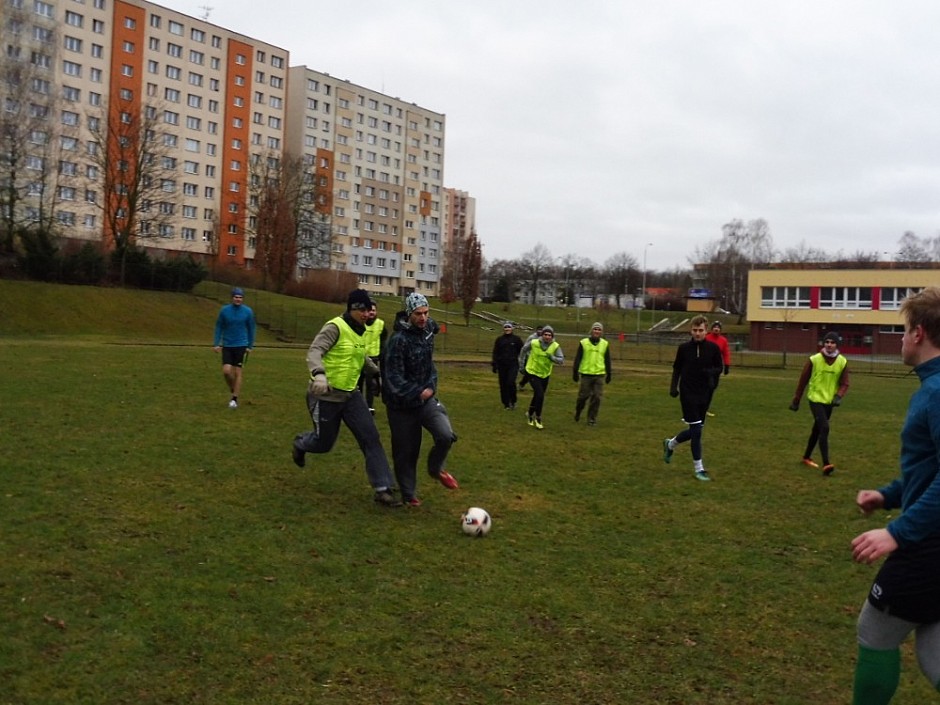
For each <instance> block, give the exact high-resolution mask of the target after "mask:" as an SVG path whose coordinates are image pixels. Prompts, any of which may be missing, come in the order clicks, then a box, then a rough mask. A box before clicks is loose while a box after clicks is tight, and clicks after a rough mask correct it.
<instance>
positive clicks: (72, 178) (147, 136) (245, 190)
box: [0, 0, 289, 265]
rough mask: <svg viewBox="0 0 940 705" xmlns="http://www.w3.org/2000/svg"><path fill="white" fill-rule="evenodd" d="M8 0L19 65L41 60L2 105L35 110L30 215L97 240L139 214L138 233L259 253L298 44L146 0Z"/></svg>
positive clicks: (10, 58) (175, 244)
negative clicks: (267, 177) (267, 169)
mask: <svg viewBox="0 0 940 705" xmlns="http://www.w3.org/2000/svg"><path fill="white" fill-rule="evenodd" d="M2 1H3V2H4V3H5V4H6V9H7V12H6V13H5V15H6V19H5V20H4V25H3V43H4V49H5V53H6V61H7V67H9V65H10V64H11V62H14V61H19V62H21V63H24V64H25V65H26V66H27V67H28V70H29V72H30V80H29V86H30V88H29V91H28V94H27V95H23V96H20V98H22V99H21V100H19V99H16V100H12V101H11V100H10V97H9V96H7V98H6V100H5V105H4V108H5V111H6V113H7V115H8V116H9V115H10V114H11V112H12V111H13V110H22V111H23V115H24V116H26V117H28V118H29V121H30V130H29V133H28V134H29V137H28V142H29V144H30V146H31V148H32V157H31V158H30V159H28V160H27V162H26V163H27V176H26V177H25V178H24V181H23V183H22V184H17V186H18V187H19V186H22V187H23V189H24V193H25V194H26V196H25V198H24V199H23V202H22V204H21V205H22V208H23V210H24V212H23V214H22V215H23V217H24V218H25V219H26V220H27V221H29V220H37V219H39V217H40V214H41V213H42V212H50V211H51V212H54V216H53V222H56V223H57V224H58V225H59V228H58V229H59V231H60V232H61V233H62V234H63V235H66V236H69V237H73V238H84V239H89V240H97V239H100V238H102V237H104V238H105V239H106V240H108V239H110V240H114V239H115V238H116V237H118V233H119V232H120V231H121V230H122V228H124V227H127V226H128V221H130V223H129V227H130V228H132V229H133V232H135V233H136V237H137V241H138V244H140V245H143V246H146V247H150V248H156V249H161V250H170V251H184V252H191V253H194V254H199V255H203V256H205V257H213V258H217V259H218V260H219V261H221V262H231V263H234V264H238V265H245V264H246V262H249V263H250V260H251V259H252V257H253V255H254V238H253V234H252V228H251V222H250V218H251V215H250V208H249V206H250V198H251V189H250V185H251V179H250V174H251V166H252V162H253V160H254V161H255V162H257V161H259V160H261V161H262V162H264V161H266V160H277V159H279V158H280V154H281V152H282V150H283V147H284V128H285V115H286V96H287V68H288V63H289V53H288V51H287V50H285V49H283V48H280V47H276V46H273V45H271V44H267V43H265V42H261V41H259V40H257V39H254V38H250V37H246V36H244V35H241V34H238V33H235V32H231V31H229V30H226V29H223V28H221V27H218V26H215V25H212V24H210V23H208V22H206V21H203V20H200V19H196V18H193V17H189V16H187V15H183V14H181V13H179V12H175V11H173V10H169V9H167V8H164V7H161V6H159V5H155V4H152V3H148V2H143V1H141V0H87V1H86V0H2ZM14 103H15V104H16V105H14ZM13 114H15V113H13ZM144 143H145V146H141V145H142V144H144ZM135 174H143V175H144V178H143V179H142V180H143V181H144V182H145V183H144V185H143V187H142V188H141V189H140V190H139V191H137V192H134V191H133V187H131V188H130V193H129V187H128V186H127V183H128V182H132V181H134V179H133V175H135ZM5 176H8V173H7V174H0V178H4V177H5ZM129 201H133V202H129Z"/></svg>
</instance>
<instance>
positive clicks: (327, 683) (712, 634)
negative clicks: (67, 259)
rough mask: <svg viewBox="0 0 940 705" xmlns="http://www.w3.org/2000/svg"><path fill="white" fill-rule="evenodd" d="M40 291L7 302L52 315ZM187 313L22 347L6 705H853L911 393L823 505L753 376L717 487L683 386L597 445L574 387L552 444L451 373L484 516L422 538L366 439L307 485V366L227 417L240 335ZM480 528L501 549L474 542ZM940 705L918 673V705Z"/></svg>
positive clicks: (457, 368) (897, 384) (625, 383)
mask: <svg viewBox="0 0 940 705" xmlns="http://www.w3.org/2000/svg"><path fill="white" fill-rule="evenodd" d="M64 289H66V291H65V292H59V291H58V290H56V292H57V295H58V296H61V298H62V299H63V301H66V300H68V296H69V295H70V294H72V293H74V294H75V295H76V296H82V297H84V300H85V301H86V302H87V301H88V297H89V296H92V295H93V294H91V293H88V290H85V289H78V288H75V289H69V288H64ZM19 291H20V290H19V289H18V288H17V287H16V286H12V285H8V283H6V282H0V292H2V293H4V294H6V295H7V301H8V302H9V301H11V300H14V303H15V302H16V301H17V300H19V301H22V300H27V299H28V300H30V301H37V300H40V299H42V298H43V297H44V296H45V293H42V294H41V293H40V291H39V290H38V289H34V290H32V291H31V293H27V294H25V295H24V294H22V293H19V294H18V293H17V292H19ZM16 296H21V297H23V298H21V299H16V298H15V297H16ZM122 296H124V294H123V293H122V292H114V293H113V294H112V298H119V297H122ZM162 296H164V295H160V296H159V297H157V298H161V297H162ZM166 296H167V297H168V298H167V299H165V300H161V301H157V302H156V303H154V308H153V309H152V310H148V312H147V314H146V315H147V317H149V318H152V319H153V321H159V322H160V323H159V326H158V327H159V331H160V332H159V335H153V336H148V334H147V333H146V332H139V329H138V326H139V322H138V320H137V318H135V317H128V316H127V314H126V312H125V313H118V312H115V313H110V312H111V310H112V309H110V308H109V305H110V304H108V303H107V300H106V299H107V298H108V297H104V298H103V299H102V300H101V301H100V302H96V303H95V306H97V307H98V308H99V313H101V314H102V315H103V316H104V317H103V318H102V320H101V321H100V323H99V324H97V325H95V324H94V322H93V321H91V322H86V323H82V324H81V326H80V328H81V329H80V330H74V331H69V330H63V328H64V327H66V324H65V323H64V322H59V321H56V319H55V316H56V315H58V313H57V312H56V311H55V310H53V311H50V312H48V313H45V314H44V315H45V316H47V318H46V319H45V322H40V321H39V320H38V319H36V315H37V314H36V311H35V309H34V311H33V315H25V316H24V315H21V314H22V313H23V312H22V311H19V310H17V311H14V312H12V313H11V312H10V311H7V312H5V313H4V314H3V317H2V318H0V335H2V336H3V337H2V338H0V369H2V370H3V376H2V378H0V379H2V382H0V390H2V394H0V428H2V429H3V433H2V436H0V473H2V477H3V479H4V482H3V485H4V486H3V493H2V497H0V604H2V605H3V612H4V615H3V620H2V621H0V703H2V704H3V705H7V704H10V705H12V704H16V705H23V704H28V705H46V704H52V703H69V704H71V703H89V704H99V703H128V704H129V703H147V704H157V703H160V704H169V703H180V704H183V703H186V704H188V703H200V704H201V703H207V704H208V703H212V704H216V703H219V704H223V703H259V704H260V703H278V704H294V703H298V704H299V703H326V704H334V703H335V704H337V705H338V704H351V703H429V704H435V703H532V704H541V703H562V704H567V703H572V704H573V703H643V704H645V703H650V704H652V703H676V704H679V703H709V705H722V704H741V703H754V704H758V703H761V704H763V703H777V704H781V705H783V704H787V705H796V704H803V703H819V704H825V705H828V704H830V703H843V702H849V700H850V688H851V678H852V669H853V665H854V656H855V643H854V622H855V616H856V613H857V610H858V607H859V606H860V604H861V602H862V600H863V598H864V595H865V593H866V591H867V589H868V585H869V582H870V580H871V578H872V577H873V575H874V570H875V569H874V568H873V567H866V566H857V565H855V564H853V563H852V562H851V559H850V554H849V548H848V544H849V542H850V540H851V538H852V537H854V536H855V535H856V534H857V533H859V532H861V531H863V530H865V529H867V528H872V527H875V526H881V525H883V523H884V521H885V520H886V516H885V515H884V514H881V515H879V516H875V517H872V518H864V517H862V516H860V515H859V514H858V513H857V511H856V510H855V508H854V504H853V501H854V495H855V492H856V491H857V490H858V489H859V488H862V487H870V486H876V485H879V484H882V482H883V481H885V480H887V479H889V478H890V477H892V476H893V475H894V473H895V472H896V466H897V453H898V433H899V431H900V426H901V422H902V420H903V414H904V410H905V408H906V403H907V398H908V397H909V395H910V394H911V392H912V391H913V390H914V388H915V384H916V380H915V379H914V378H912V377H904V378H900V379H898V378H887V377H880V376H876V375H858V376H856V377H855V378H854V384H853V387H852V389H851V391H850V392H849V395H848V396H847V397H846V400H845V403H844V405H843V407H842V408H840V409H838V410H837V411H836V413H835V415H834V417H833V435H832V445H833V457H834V460H835V462H836V464H837V466H838V468H839V469H838V470H837V472H836V474H835V475H834V476H833V477H831V478H828V479H827V478H823V477H821V476H819V475H818V474H817V473H813V472H811V471H809V470H807V469H806V468H803V467H802V466H801V465H799V464H798V462H797V461H798V460H799V457H800V454H801V452H802V446H803V443H804V442H805V438H806V435H807V433H808V431H809V426H810V417H809V413H808V411H807V410H806V409H803V410H802V411H801V412H800V413H798V414H793V413H790V412H788V411H786V406H787V404H788V402H789V399H790V395H791V393H792V389H793V386H794V383H795V378H796V371H795V370H791V371H789V372H781V371H777V370H764V369H740V370H738V369H735V370H733V372H732V374H731V375H730V376H728V377H726V378H724V379H723V380H722V383H721V387H720V388H719V390H718V393H717V396H716V401H715V404H714V411H715V413H716V416H715V417H714V418H713V419H710V420H709V422H708V427H707V429H706V432H705V457H706V464H707V466H708V467H709V469H710V471H711V472H712V475H713V477H714V480H715V481H714V482H712V483H708V484H706V483H699V482H697V481H695V480H694V479H693V477H692V471H691V461H690V459H689V455H688V447H687V446H686V447H683V448H681V449H680V450H678V451H677V453H676V456H675V458H674V460H673V462H672V464H671V465H665V464H663V462H662V459H661V455H660V442H661V440H662V438H663V437H664V436H666V435H671V434H672V433H674V432H676V431H678V430H679V429H680V428H681V424H680V422H679V418H678V417H679V409H678V403H677V402H676V401H675V400H673V399H670V398H669V396H668V394H667V390H668V368H666V367H665V366H663V365H647V364H638V363H636V364H634V363H630V362H629V361H627V362H620V363H619V364H616V365H615V374H614V382H613V383H612V384H611V385H610V386H609V387H608V388H607V396H606V398H605V402H604V406H603V407H602V410H601V414H600V418H599V423H598V426H596V427H594V428H587V427H585V426H584V425H583V424H580V425H576V424H574V423H573V421H572V420H571V412H572V410H573V405H574V395H575V385H574V384H573V383H572V382H571V381H570V367H569V368H563V369H561V370H559V372H558V373H557V374H556V376H555V377H554V378H553V380H552V386H551V388H550V390H549V394H548V399H547V403H546V411H545V416H544V418H545V423H546V429H545V430H544V431H542V432H538V431H535V430H533V429H531V428H529V427H527V426H526V425H525V423H524V421H523V417H522V413H521V411H520V410H517V411H515V412H506V411H503V410H502V409H501V408H500V405H499V399H498V392H497V390H496V380H495V376H494V375H492V374H490V371H489V367H488V365H486V364H483V363H482V362H480V363H475V362H473V360H472V359H471V358H472V356H463V357H465V358H467V360H469V361H467V360H462V361H459V362H457V361H455V362H448V363H445V364H442V365H441V366H440V368H441V369H440V372H441V379H442V382H441V387H442V389H441V398H442V399H443V401H444V403H445V404H447V406H448V408H449V410H450V412H451V416H452V418H453V422H454V426H455V429H456V431H457V433H458V434H459V436H460V440H459V442H458V443H457V444H456V445H455V447H454V450H453V453H452V456H451V462H450V465H449V468H450V470H451V471H452V472H453V473H454V475H455V476H456V477H457V478H458V479H459V480H460V482H461V489H460V490H459V491H457V492H447V491H446V490H444V489H443V488H441V487H440V486H437V485H434V484H432V483H431V482H430V481H429V480H428V479H427V478H422V479H420V480H419V492H420V494H421V496H422V498H423V499H424V501H425V504H424V505H423V506H422V507H420V508H418V509H416V510H412V509H409V510H404V509H401V510H386V509H381V508H379V507H376V506H375V505H374V504H373V503H372V501H371V492H370V490H369V488H368V486H367V483H366V481H365V474H364V472H363V470H362V461H361V456H360V455H359V453H358V449H357V448H356V447H355V443H354V442H353V440H352V438H351V436H350V435H349V434H348V433H347V432H345V431H344V432H343V433H342V434H341V436H340V441H339V442H338V444H337V447H336V448H335V449H334V451H333V452H332V453H331V454H329V455H326V456H322V457H313V456H308V467H307V468H306V469H305V470H298V469H297V468H296V467H294V466H293V464H292V463H291V461H290V455H289V448H290V440H291V438H292V437H293V435H294V433H296V432H297V431H300V430H302V429H304V428H305V427H306V426H307V425H308V423H309V419H308V418H307V417H306V411H305V409H304V405H303V391H304V385H305V377H306V371H305V367H304V353H303V350H302V349H299V348H298V347H291V346H279V345H278V344H277V342H276V339H275V337H273V336H272V337H271V338H270V339H267V338H266V341H268V342H265V344H264V345H262V346H260V347H259V349H258V350H257V351H256V353H255V354H254V355H253V356H252V358H251V360H250V363H249V365H248V367H247V368H246V384H245V388H244V390H243V394H242V402H243V403H242V406H241V408H240V409H238V410H237V411H235V412H231V411H229V410H228V409H226V408H225V402H226V400H227V396H226V394H225V389H224V384H223V382H222V379H221V375H220V372H219V361H218V357H217V356H216V355H214V354H213V353H212V352H211V349H209V348H208V342H209V341H207V340H201V339H204V338H207V337H208V334H207V333H206V327H207V326H208V327H209V330H210V331H211V324H212V321H213V320H214V316H215V311H216V310H217V304H216V303H214V302H209V303H207V302H204V301H202V300H200V299H198V298H197V297H182V296H179V295H166ZM126 305H127V304H126V302H125V307H126ZM43 306H46V304H43ZM63 306H64V307H65V308H66V309H67V310H71V309H70V306H71V304H69V305H68V306H66V305H65V304H63ZM37 308H38V305H37ZM165 309H169V310H165ZM332 310H333V311H335V310H336V307H332ZM105 312H107V313H105ZM181 312H182V313H181ZM69 315H70V316H71V317H72V318H84V317H88V316H89V314H88V311H87V310H83V311H81V312H72V313H70V314H69ZM120 315H124V316H125V317H126V318H127V319H128V321H129V322H128V323H126V324H125V325H124V326H123V327H122V326H118V325H116V324H113V323H111V322H109V319H107V316H111V317H114V316H120ZM91 318H92V319H93V318H94V316H91ZM174 319H175V320H176V326H175V327H174V325H173V324H172V321H173V320H174ZM17 320H24V321H26V323H22V324H16V325H17V326H19V327H16V326H14V324H13V323H12V322H13V321H17ZM30 321H32V323H30ZM50 321H52V322H53V323H54V325H50ZM154 325H157V324H156V323H155V324H154ZM126 329H130V330H132V331H134V332H133V333H132V334H129V335H124V334H123V331H124V330H126ZM99 330H105V331H106V332H107V334H106V335H103V336H102V335H101V334H100V333H99V332H98V331H99ZM110 331H113V332H110ZM62 333H66V334H65V335H62ZM148 339H149V340H151V344H142V341H144V340H148ZM157 340H159V342H160V343H163V344H153V343H154V342H155V341H157ZM527 399H528V395H527V394H523V396H522V400H521V401H523V402H524V401H526V400H527ZM378 425H379V428H380V430H381V431H382V433H383V436H384V437H385V440H386V448H388V447H389V446H388V438H387V424H386V422H385V419H384V413H383V412H381V411H380V413H379V416H378ZM470 505H479V506H483V507H485V508H486V509H488V510H489V511H490V513H491V514H492V515H493V518H494V521H495V525H494V529H493V531H492V533H491V534H490V536H489V537H487V538H486V539H482V540H474V539H468V538H466V537H464V536H463V535H462V534H461V532H460V527H459V516H460V513H461V511H462V510H463V509H465V508H466V507H468V506H470ZM935 697H936V696H935V694H932V691H931V689H930V688H929V686H928V685H927V684H926V683H925V682H923V679H922V678H921V677H920V675H919V673H918V672H917V668H916V664H915V662H914V659H913V656H912V653H911V651H910V649H905V651H904V664H903V673H902V684H901V688H900V692H899V695H898V697H897V698H896V700H895V702H896V703H900V704H901V705H904V704H908V705H913V704H914V703H924V702H930V701H931V698H935Z"/></svg>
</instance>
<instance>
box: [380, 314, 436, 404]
mask: <svg viewBox="0 0 940 705" xmlns="http://www.w3.org/2000/svg"><path fill="white" fill-rule="evenodd" d="M437 332H438V326H437V323H435V322H434V320H433V319H431V318H429V319H428V323H427V326H425V327H424V328H417V327H416V326H413V325H411V324H410V323H409V322H408V315H407V314H406V313H405V312H404V311H399V312H398V313H397V314H396V315H395V327H394V333H392V337H391V338H389V339H388V343H387V345H386V346H385V365H384V373H383V375H382V401H384V402H385V405H386V406H388V407H389V408H392V409H411V408H414V407H418V406H421V405H422V404H423V403H424V402H423V401H422V400H421V392H423V391H424V390H425V389H428V388H431V389H433V390H434V392H435V394H436V393H437V368H436V367H435V366H434V357H433V356H434V336H435V335H436V334H437Z"/></svg>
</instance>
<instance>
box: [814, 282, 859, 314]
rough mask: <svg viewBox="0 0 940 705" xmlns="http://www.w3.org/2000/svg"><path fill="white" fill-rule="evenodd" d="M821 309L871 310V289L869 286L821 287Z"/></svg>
mask: <svg viewBox="0 0 940 705" xmlns="http://www.w3.org/2000/svg"><path fill="white" fill-rule="evenodd" d="M819 308H851V309H870V308H871V287H868V286H821V287H819Z"/></svg>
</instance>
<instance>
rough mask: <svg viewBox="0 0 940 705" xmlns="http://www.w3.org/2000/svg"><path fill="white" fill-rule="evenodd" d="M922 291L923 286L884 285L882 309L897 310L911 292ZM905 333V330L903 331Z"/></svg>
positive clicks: (882, 288) (882, 289)
mask: <svg viewBox="0 0 940 705" xmlns="http://www.w3.org/2000/svg"><path fill="white" fill-rule="evenodd" d="M919 291H921V287H907V286H883V287H881V305H880V307H881V310H882V311H897V310H898V309H899V308H901V303H902V302H903V301H904V299H906V298H907V297H908V296H910V295H911V294H916V293H917V292H919ZM901 332H902V333H903V330H902V331H901Z"/></svg>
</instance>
